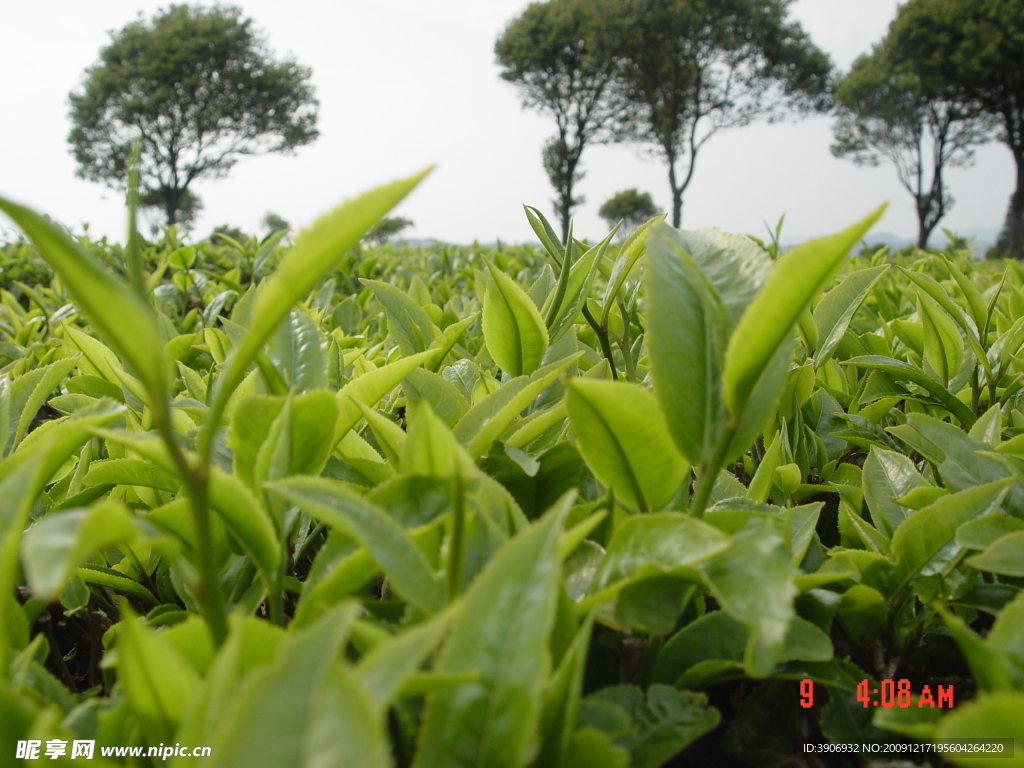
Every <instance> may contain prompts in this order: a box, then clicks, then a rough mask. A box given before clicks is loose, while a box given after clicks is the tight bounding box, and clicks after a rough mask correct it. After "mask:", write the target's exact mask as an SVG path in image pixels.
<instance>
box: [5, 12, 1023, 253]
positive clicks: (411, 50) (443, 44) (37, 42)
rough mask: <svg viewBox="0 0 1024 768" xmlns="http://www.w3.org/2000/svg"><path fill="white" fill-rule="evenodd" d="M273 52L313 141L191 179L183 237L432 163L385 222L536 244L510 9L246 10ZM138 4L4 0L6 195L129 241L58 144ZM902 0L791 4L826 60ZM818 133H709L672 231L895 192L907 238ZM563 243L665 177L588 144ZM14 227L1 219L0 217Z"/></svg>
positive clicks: (981, 223)
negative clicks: (304, 84)
mask: <svg viewBox="0 0 1024 768" xmlns="http://www.w3.org/2000/svg"><path fill="white" fill-rule="evenodd" d="M237 4H238V5H240V6H241V8H242V9H243V13H244V14H245V15H246V16H250V17H252V18H253V19H254V22H255V25H256V27H257V28H259V29H261V30H263V31H264V32H265V34H266V37H267V40H268V44H269V47H270V49H271V50H272V51H273V52H274V53H276V54H278V55H285V54H288V55H292V56H294V57H295V58H296V59H297V60H298V61H299V63H301V64H304V65H307V66H309V67H311V68H312V70H313V82H314V84H315V87H316V92H317V97H318V98H319V101H320V120H319V128H320V132H321V136H320V138H319V139H318V140H317V141H316V142H315V143H314V144H312V145H310V146H307V147H303V148H301V149H299V150H298V152H297V154H295V155H270V156H264V157H256V158H244V159H243V160H241V161H240V162H239V163H238V165H236V166H235V168H234V169H233V170H232V172H231V173H230V175H229V176H228V177H227V178H226V179H219V180H210V181H204V182H200V183H197V184H196V185H194V189H195V192H196V193H197V194H199V195H200V196H201V197H202V199H203V202H204V204H205V208H204V210H203V213H202V216H201V218H200V220H199V222H198V225H197V227H196V234H198V235H206V234H207V233H208V232H209V231H210V230H211V229H212V228H213V227H214V226H216V225H218V224H222V223H229V224H231V225H234V226H240V227H242V228H243V229H246V230H249V231H255V230H256V229H257V228H258V222H259V220H260V219H261V218H262V216H263V215H264V214H265V213H266V212H267V211H274V212H276V213H278V214H280V215H282V216H284V217H285V218H286V219H287V220H288V221H290V222H291V223H292V225H293V226H299V225H304V224H306V223H308V222H309V221H311V220H312V219H313V218H314V217H315V216H316V215H318V214H320V213H322V212H323V211H325V210H328V209H329V208H331V207H333V206H334V205H336V204H337V203H339V202H341V201H342V200H343V199H345V198H347V197H350V196H352V195H354V194H356V193H358V192H360V191H363V190H365V189H368V188H371V187H373V186H376V185H378V184H380V183H383V182H385V181H390V180H392V179H394V178H397V177H401V176H406V175H409V174H411V173H413V172H415V171H417V170H419V169H421V168H423V167H424V166H426V165H429V164H431V163H436V164H437V166H438V167H437V170H436V171H435V172H434V173H433V174H432V175H431V176H430V177H428V179H427V180H426V181H425V182H424V183H423V184H422V185H421V186H420V188H419V189H418V190H417V191H416V192H415V193H414V194H413V195H412V197H410V198H409V199H408V200H406V201H405V202H404V203H403V204H402V206H401V207H400V208H399V209H397V211H396V213H398V214H400V215H403V216H407V217H409V218H411V219H413V220H414V221H415V225H416V226H415V228H414V229H413V230H411V231H409V234H410V236H416V237H437V238H440V239H444V240H447V241H450V242H463V243H468V242H470V241H472V240H473V239H478V240H480V241H481V242H490V241H493V240H494V239H495V238H499V237H500V238H501V239H502V240H504V241H506V242H508V241H526V240H533V239H535V238H534V236H533V233H532V231H531V230H530V229H529V226H528V224H527V222H526V219H525V217H524V215H523V212H522V208H521V204H522V203H528V204H530V205H534V206H537V207H539V208H541V209H542V210H543V211H544V212H545V213H546V214H548V215H549V216H550V217H551V218H552V220H553V221H554V216H553V214H552V213H551V205H550V200H551V198H552V197H553V192H552V190H551V188H550V186H549V184H548V181H547V178H546V176H545V174H544V171H543V168H542V167H541V161H540V149H541V146H542V145H543V143H544V141H545V139H546V138H547V137H548V136H549V135H551V134H552V133H553V124H552V123H550V122H549V121H548V120H547V119H546V118H544V117H542V116H540V115H538V114H537V113H535V112H533V111H524V110H523V109H522V108H521V106H520V105H521V100H520V96H519V94H518V93H517V91H516V89H515V88H514V86H512V85H511V84H508V83H505V82H504V81H502V80H500V79H499V78H498V68H497V66H496V65H495V63H494V54H493V47H494V41H495V38H496V37H497V36H498V34H500V32H501V31H502V29H503V28H504V25H505V23H506V22H507V21H509V20H510V19H511V18H513V17H514V16H516V15H518V13H519V12H521V11H522V9H523V8H525V7H526V5H527V3H526V2H524V1H523V0H431V1H430V2H424V1H423V0H369V1H364V2H360V1H357V0H340V1H336V2H332V3H328V2H322V1H321V2H313V0H290V1H289V2H279V1H277V2H271V1H270V0H241V1H240V2H238V3H237ZM165 5H166V3H160V2H153V1H151V0H102V2H92V3H83V2H80V1H76V2H71V0H50V1H49V2H4V3H0V29H3V30H4V48H3V69H2V70H0V104H3V105H5V109H4V110H3V113H2V115H0V194H3V195H5V196H9V197H12V198H14V199H16V200H18V201H20V202H24V203H27V204H29V205H31V206H34V207H35V208H37V209H38V210H41V211H43V212H46V213H49V214H50V215H51V216H53V217H54V218H56V219H57V220H59V221H61V222H63V223H65V224H67V225H70V226H73V227H75V230H76V231H80V229H79V225H81V224H82V223H83V222H89V224H90V227H91V228H90V231H91V232H92V233H94V234H106V235H108V236H111V237H113V238H115V239H117V240H122V239H123V226H124V224H123V221H124V210H123V203H122V198H121V196H120V195H119V194H118V193H116V192H114V191H112V190H110V189H108V188H106V187H103V186H101V185H98V184H93V183H88V182H85V181H82V180H80V179H77V178H76V177H75V175H74V172H75V164H74V160H73V159H72V157H71V154H70V152H69V148H68V144H67V141H66V137H67V133H68V130H69V123H68V118H67V112H68V104H67V96H68V93H69V92H70V91H71V90H73V89H75V88H77V87H78V86H79V84H80V82H81V78H82V75H83V71H84V70H85V68H86V67H88V66H89V65H91V64H93V63H95V62H96V60H97V58H98V51H99V49H100V48H101V47H102V46H103V45H105V44H106V43H107V42H109V36H108V32H109V31H111V30H114V29H119V28H120V27H121V26H123V25H124V24H125V23H127V22H128V21H130V20H132V19H133V18H135V17H136V16H137V14H139V13H140V12H141V13H142V14H143V15H144V16H145V17H147V18H148V17H150V16H152V15H153V13H154V12H155V11H156V10H158V9H159V8H161V7H164V6H165ZM896 5H897V3H896V1H895V0H853V1H851V0H796V2H795V3H794V4H793V6H792V13H793V15H794V16H795V18H797V19H798V20H799V21H800V22H801V23H802V24H803V25H804V28H805V29H806V30H807V31H808V32H809V33H810V35H811V37H812V39H813V40H814V41H815V42H816V43H817V44H818V45H819V46H820V47H821V48H823V49H824V50H826V51H827V52H829V53H830V54H831V56H832V57H833V60H834V61H835V62H836V64H837V65H838V66H840V67H842V68H847V67H849V65H850V63H851V62H852V61H853V59H854V58H855V57H856V56H857V55H858V54H859V53H862V52H864V51H866V50H868V49H869V47H870V45H871V43H872V42H874V41H876V40H878V39H880V38H881V37H882V36H883V35H884V33H885V30H886V28H887V25H888V23H889V21H890V20H891V19H892V17H893V16H894V14H895V10H896ZM830 143H831V122H830V120H829V119H828V118H824V117H817V118H812V119H807V120H803V121H801V122H785V123H780V124H776V125H754V126H750V127H747V128H743V129H737V130H734V131H731V132H728V133H723V134H720V135H718V136H715V137H714V138H712V139H711V140H710V141H709V142H708V144H707V145H706V146H705V148H704V150H703V152H702V153H701V155H700V156H699V158H698V163H697V170H696V174H695V178H694V180H693V182H692V184H691V185H690V188H689V189H688V191H687V193H686V197H685V198H684V208H683V226H684V227H687V228H696V227H708V226H717V227H720V228H721V229H724V230H726V231H733V232H749V233H753V234H757V235H763V234H764V231H765V230H764V224H763V223H762V221H764V220H767V221H769V222H772V223H774V222H775V221H776V219H777V218H778V217H779V216H780V215H781V214H783V213H785V214H786V225H785V228H784V231H783V237H784V239H787V240H793V239H800V238H805V237H812V236H816V235H821V234H826V233H828V232H831V231H835V230H837V229H841V228H843V227H845V226H846V225H848V224H850V223H851V222H853V221H854V220H856V219H858V218H860V217H861V216H862V215H863V214H865V213H866V212H867V211H869V210H870V209H872V208H873V207H875V206H876V205H877V204H879V203H880V202H882V201H885V200H888V201H890V203H891V205H890V209H889V212H888V214H887V215H886V217H885V218H884V219H883V220H882V222H881V223H880V224H879V225H878V227H877V229H878V230H879V231H889V232H895V233H897V234H899V235H902V236H907V237H911V236H913V235H915V233H916V219H915V217H914V214H913V209H912V205H911V198H910V196H909V195H908V194H907V193H906V192H905V191H904V190H903V188H902V187H900V186H899V184H898V182H897V180H896V175H895V171H894V170H893V169H892V167H891V166H885V165H883V166H881V167H879V168H877V169H870V168H860V167H857V166H855V165H854V164H853V163H852V162H849V161H845V160H837V159H835V158H833V157H832V155H831V154H830V152H829V145H830ZM583 163H584V170H585V172H586V177H585V178H584V179H583V181H582V183H581V185H580V187H579V190H580V192H582V193H583V194H584V195H586V198H587V202H586V203H585V204H584V205H583V206H582V207H581V208H580V209H579V210H578V211H577V214H576V216H577V224H576V232H577V233H578V234H580V235H583V236H587V237H590V238H597V237H600V236H602V235H603V234H604V223H603V222H602V221H601V220H600V219H599V218H598V216H597V209H598V208H599V207H600V204H601V203H602V202H603V201H604V200H606V199H607V198H608V197H610V196H611V195H612V194H614V193H615V192H617V191H619V190H621V189H625V188H628V187H638V188H639V189H640V190H641V191H649V192H650V193H651V194H652V195H653V196H654V199H655V201H656V202H657V203H658V205H659V206H662V207H666V208H667V207H668V205H669V202H670V196H669V191H668V182H667V171H666V169H665V167H664V166H663V165H662V164H661V163H660V162H659V161H658V160H656V159H654V158H650V157H645V153H644V150H642V149H641V148H639V147H637V146H632V145H619V146H595V147H591V148H589V149H587V150H586V152H585V153H584V156H583ZM948 178H949V181H950V184H951V186H952V191H953V195H954V197H955V198H956V200H957V203H956V206H955V207H954V208H953V211H952V213H951V214H950V215H948V216H947V217H946V218H945V219H944V220H943V221H942V223H941V226H946V227H949V228H951V229H955V230H967V229H970V228H974V227H988V228H997V227H999V226H1000V224H1001V223H1002V221H1003V218H1004V214H1005V211H1006V205H1007V202H1008V198H1009V194H1010V192H1011V190H1012V179H1013V162H1012V159H1011V156H1010V154H1009V152H1008V150H1007V149H1006V148H1005V146H1004V145H1002V144H999V143H993V144H990V145H987V146H985V147H982V148H981V149H980V150H979V152H978V156H977V163H976V164H975V165H974V167H972V168H969V169H965V170H953V171H951V172H950V173H949V176H948ZM7 223H8V222H3V224H7Z"/></svg>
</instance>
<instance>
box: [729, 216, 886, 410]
mask: <svg viewBox="0 0 1024 768" xmlns="http://www.w3.org/2000/svg"><path fill="white" fill-rule="evenodd" d="M884 210H885V208H884V207H882V208H879V209H878V210H876V211H875V212H874V213H871V214H869V215H868V216H867V217H865V218H864V219H862V220H861V221H860V222H858V223H857V224H854V225H853V226H852V227H850V228H849V229H846V230H844V231H843V232H840V233H838V234H835V235H832V236H831V237H827V238H822V239H821V240H812V241H811V242H809V243H805V244H804V245H800V246H797V247H796V248H794V249H792V250H791V251H789V252H788V253H786V254H785V255H784V256H782V257H781V258H780V259H779V260H778V261H777V262H776V263H775V268H774V269H773V270H772V273H771V275H770V276H769V277H768V280H767V282H766V283H765V285H764V288H763V289H762V290H761V292H760V293H759V294H758V295H757V297H756V298H755V299H754V300H753V302H751V304H750V305H749V306H748V307H747V308H746V310H745V311H744V313H743V316H742V317H741V318H740V320H739V323H738V324H737V326H736V330H735V331H734V332H733V334H732V336H731V337H730V339H729V345H728V347H727V349H726V353H725V363H724V367H723V369H722V399H723V402H724V403H725V406H726V408H727V409H728V411H729V413H730V414H732V415H733V416H734V417H738V416H739V415H740V414H741V413H742V412H743V410H744V408H745V407H746V404H747V401H748V399H749V398H750V396H751V394H752V393H753V391H754V389H755V387H756V385H757V382H758V380H759V379H760V378H761V376H762V374H763V373H764V371H765V370H766V369H767V368H768V363H769V362H770V361H771V359H772V358H773V357H774V356H775V353H776V351H777V350H778V349H779V347H780V346H781V345H782V344H783V342H784V341H785V340H786V338H787V337H788V336H789V334H790V333H791V332H792V329H793V326H794V325H796V321H797V319H798V318H799V317H800V314H801V313H802V312H803V311H804V308H805V307H807V305H808V304H809V303H810V301H811V299H812V298H813V296H814V294H815V293H816V292H817V291H818V290H819V289H820V288H821V286H822V284H823V283H824V282H825V280H827V279H828V277H829V275H831V274H832V272H833V271H834V270H835V268H836V267H837V266H838V265H839V264H840V262H841V261H842V260H843V259H844V258H846V254H847V252H848V251H849V250H850V248H852V247H853V245H854V244H855V243H856V242H857V241H858V240H859V239H860V238H861V237H862V236H863V235H864V233H865V232H867V231H868V229H870V227H871V225H872V224H874V223H875V221H877V220H878V218H879V217H880V216H881V215H882V212H883V211H884Z"/></svg>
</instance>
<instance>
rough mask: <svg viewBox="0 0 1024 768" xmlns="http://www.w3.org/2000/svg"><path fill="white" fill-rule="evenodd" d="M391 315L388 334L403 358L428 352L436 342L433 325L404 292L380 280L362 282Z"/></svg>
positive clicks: (364, 280)
mask: <svg viewBox="0 0 1024 768" xmlns="http://www.w3.org/2000/svg"><path fill="white" fill-rule="evenodd" d="M361 282H362V284H363V285H365V286H366V287H367V288H369V289H370V290H371V291H372V292H373V295H374V296H376V297H377V301H379V302H380V303H381V306H382V307H384V311H385V312H386V313H387V316H388V332H389V333H390V334H391V335H392V336H393V337H394V339H395V341H396V342H397V343H398V348H399V349H401V350H402V354H404V355H414V354H416V353H417V352H424V351H426V350H427V349H428V348H429V347H430V345H431V344H432V343H433V342H434V325H433V323H431V322H430V318H429V317H427V313H426V312H424V311H423V307H421V306H420V305H419V304H417V303H416V302H415V301H413V300H412V298H411V297H410V296H409V294H407V293H406V292H405V291H403V290H401V289H400V288H396V287H395V286H393V285H390V284H388V283H383V282H381V281H380V280H367V279H366V278H363V279H362V281H361Z"/></svg>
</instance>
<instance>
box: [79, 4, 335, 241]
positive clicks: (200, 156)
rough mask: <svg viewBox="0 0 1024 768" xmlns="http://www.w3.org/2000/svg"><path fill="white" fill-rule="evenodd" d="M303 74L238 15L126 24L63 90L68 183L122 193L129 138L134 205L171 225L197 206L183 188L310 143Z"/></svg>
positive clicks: (311, 115)
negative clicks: (72, 174)
mask: <svg viewBox="0 0 1024 768" xmlns="http://www.w3.org/2000/svg"><path fill="white" fill-rule="evenodd" d="M310 75H311V72H310V70H309V69H308V68H306V67H302V66H299V65H298V64H296V63H295V62H294V61H291V60H284V61H276V60H275V59H274V58H273V57H272V56H271V54H270V53H269V52H268V50H267V48H266V45H265V43H264V41H263V39H262V38H261V37H260V35H259V34H257V32H256V31H255V30H254V29H253V28H252V20H251V19H243V18H242V17H241V11H240V10H239V9H238V8H233V7H220V6H217V7H214V8H210V9H203V8H200V7H190V6H186V5H172V6H170V7H169V8H167V9H166V10H164V11H161V12H159V13H157V14H156V15H155V16H154V17H153V18H152V20H150V21H144V20H142V19H140V20H138V21H133V22H131V23H130V24H127V25H126V26H125V27H124V28H123V29H121V30H120V31H118V32H115V33H112V35H111V41H110V44H109V45H107V46H105V47H104V48H103V49H102V50H101V51H100V58H99V62H98V63H97V64H95V65H94V66H92V67H90V68H89V69H88V70H86V73H85V79H84V83H83V85H82V87H81V89H80V90H79V91H76V92H72V93H71V94H70V97H69V98H70V102H71V122H72V129H71V133H70V134H69V136H68V141H69V142H70V144H71V147H72V151H73V153H74V156H75V160H77V161H78V164H79V168H78V175H79V176H81V177H82V178H85V179H88V180H90V181H97V182H102V183H106V184H108V185H109V186H111V187H114V188H115V189H123V188H124V186H125V184H126V182H127V178H128V168H129V164H130V158H131V146H132V142H133V141H135V140H138V141H139V142H140V143H141V149H140V157H139V162H138V174H139V200H140V204H142V205H148V206H151V207H155V208H159V209H161V210H162V211H163V212H164V214H166V217H167V223H168V224H175V223H177V222H178V221H179V220H180V219H181V217H182V213H183V212H187V210H185V209H187V208H188V206H189V205H190V201H191V206H192V208H195V207H196V206H198V204H199V201H198V198H197V197H195V194H194V193H193V192H192V190H190V189H189V186H190V185H191V184H192V183H193V182H194V181H196V180H197V179H201V178H215V177H220V176H224V175H225V174H226V173H227V172H228V170H230V169H231V167H232V166H233V165H234V164H235V163H236V162H237V161H238V160H239V158H240V157H242V156H244V155H254V154H261V153H266V152H285V151H290V150H293V149H294V148H295V147H299V146H302V145H304V144H308V143H310V142H311V141H313V140H314V139H315V138H316V137H317V135H318V132H317V129H316V120H317V101H316V99H315V98H314V95H313V86H312V85H311V84H310Z"/></svg>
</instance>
